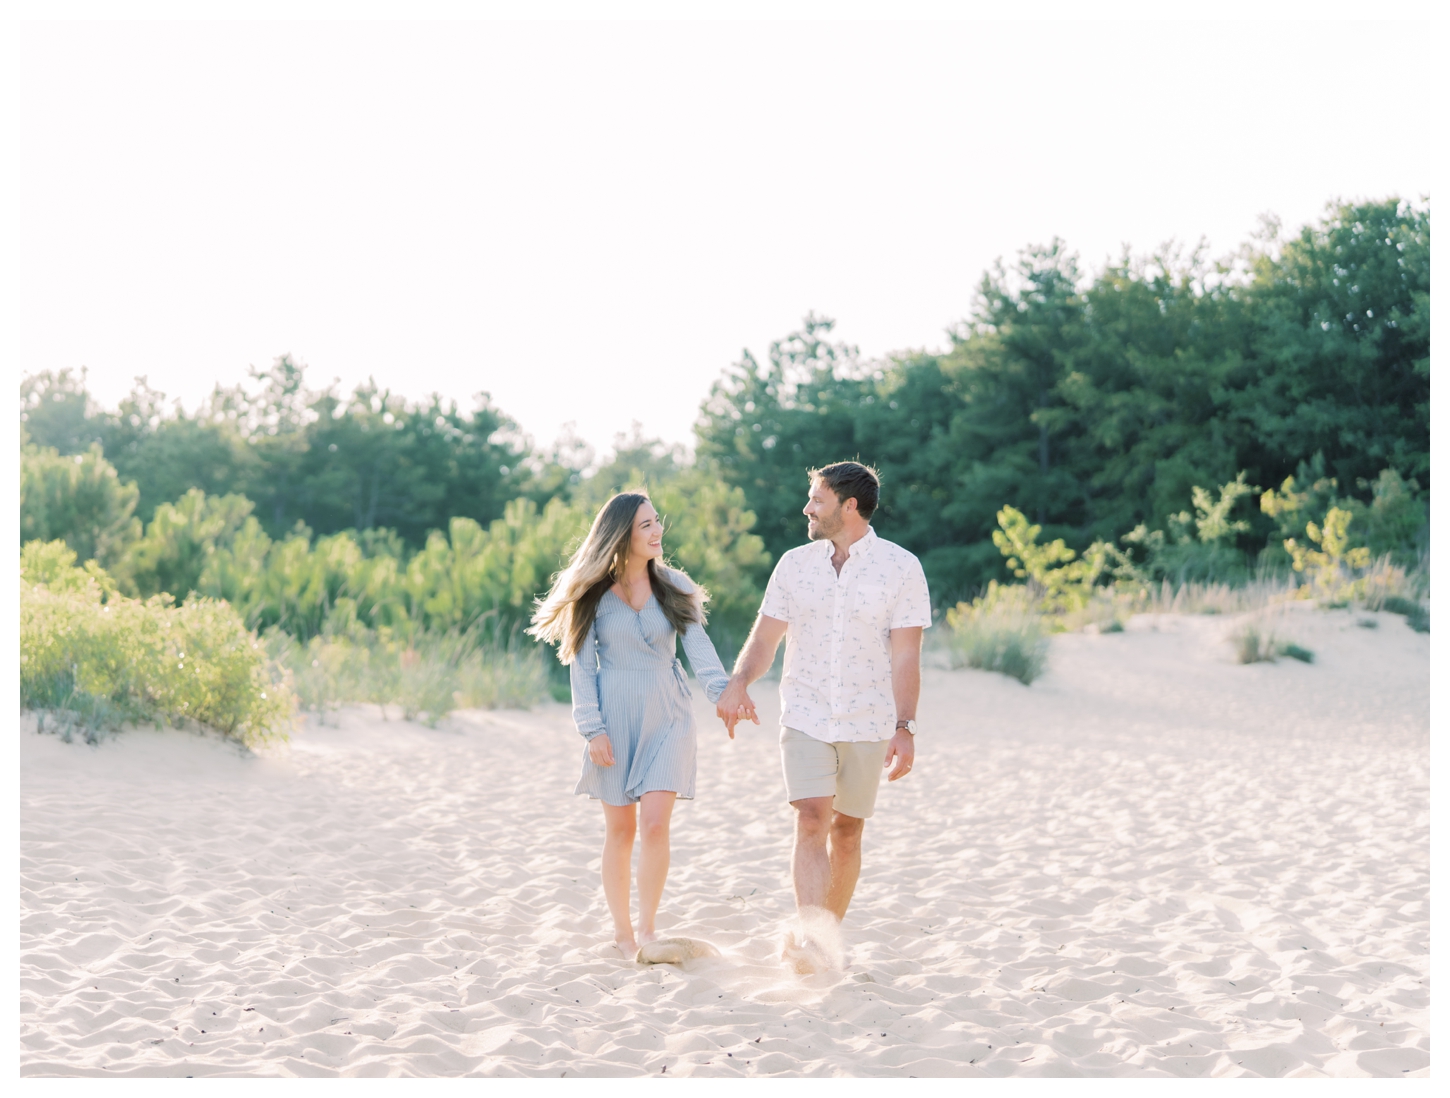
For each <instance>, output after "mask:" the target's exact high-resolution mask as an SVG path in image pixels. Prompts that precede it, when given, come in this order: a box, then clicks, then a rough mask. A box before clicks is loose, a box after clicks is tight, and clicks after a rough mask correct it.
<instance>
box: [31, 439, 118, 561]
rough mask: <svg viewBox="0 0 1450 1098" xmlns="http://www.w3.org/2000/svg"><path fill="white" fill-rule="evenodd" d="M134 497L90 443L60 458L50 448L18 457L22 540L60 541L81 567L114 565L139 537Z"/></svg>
mask: <svg viewBox="0 0 1450 1098" xmlns="http://www.w3.org/2000/svg"><path fill="white" fill-rule="evenodd" d="M137 496H138V492H137V490H136V486H135V485H134V484H129V483H123V482H122V481H121V479H120V478H119V477H118V476H117V475H116V470H115V468H114V467H112V465H111V463H110V462H108V461H107V460H106V459H105V458H104V457H102V456H101V448H100V447H99V446H97V445H96V444H94V443H92V444H91V446H90V448H89V449H87V450H86V451H85V452H83V453H77V454H71V455H66V456H64V457H63V456H61V454H59V453H58V452H57V451H56V449H55V448H54V447H51V446H44V447H42V446H33V445H31V446H25V447H24V448H23V449H22V450H21V452H20V540H21V542H22V544H23V543H25V542H28V541H41V542H48V541H53V540H56V539H59V540H63V541H64V542H65V543H66V544H67V545H68V546H70V548H71V549H72V550H74V551H75V553H76V555H77V556H78V557H80V559H81V560H82V561H88V560H95V561H97V562H99V564H100V566H101V567H103V568H106V567H110V566H112V565H114V564H115V563H117V562H118V561H119V560H120V559H121V558H122V556H124V554H125V553H126V550H127V548H128V546H129V545H130V544H131V543H132V542H133V541H135V540H136V539H137V538H138V537H140V535H141V523H140V521H139V520H138V519H136V518H135V517H134V512H135V510H136V500H137Z"/></svg>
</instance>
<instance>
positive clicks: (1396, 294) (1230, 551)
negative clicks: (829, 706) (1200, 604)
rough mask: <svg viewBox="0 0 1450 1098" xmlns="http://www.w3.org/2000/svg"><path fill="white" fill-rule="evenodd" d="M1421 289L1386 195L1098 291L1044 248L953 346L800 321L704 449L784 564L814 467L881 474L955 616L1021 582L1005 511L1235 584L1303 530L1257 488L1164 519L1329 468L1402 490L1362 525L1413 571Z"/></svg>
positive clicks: (1423, 321)
mask: <svg viewBox="0 0 1450 1098" xmlns="http://www.w3.org/2000/svg"><path fill="white" fill-rule="evenodd" d="M1428 295H1429V211H1428V208H1421V207H1418V206H1413V205H1410V204H1406V203H1401V202H1399V201H1398V200H1397V199H1393V198H1391V199H1386V200H1384V201H1380V202H1370V203H1359V204H1334V205H1332V206H1331V207H1330V208H1329V209H1328V211H1327V212H1326V215H1325V217H1324V218H1323V219H1321V221H1320V222H1319V223H1317V224H1315V225H1313V226H1310V227H1307V228H1306V229H1305V230H1304V231H1303V232H1302V233H1301V234H1299V236H1298V237H1296V238H1294V239H1292V240H1289V241H1287V242H1280V241H1279V240H1277V239H1276V238H1274V237H1272V236H1270V237H1266V238H1263V239H1260V240H1259V241H1257V242H1255V244H1254V245H1252V246H1251V247H1249V248H1247V249H1245V250H1244V251H1243V252H1242V254H1241V255H1240V256H1239V257H1238V258H1236V259H1234V260H1232V261H1230V262H1227V263H1223V264H1217V265H1215V264H1211V263H1209V262H1207V260H1206V258H1205V256H1204V255H1203V254H1202V252H1194V253H1192V254H1188V255H1184V254H1182V253H1180V252H1178V251H1175V250H1172V249H1168V250H1164V251H1161V252H1159V253H1157V254H1155V255H1152V256H1149V257H1146V258H1141V259H1135V258H1133V257H1131V256H1125V257H1124V258H1123V259H1122V260H1121V261H1120V262H1118V263H1116V264H1113V265H1110V266H1109V267H1107V268H1106V269H1105V270H1103V271H1102V272H1101V273H1099V274H1097V275H1096V276H1093V277H1090V278H1089V277H1085V276H1084V275H1083V273H1082V271H1081V270H1080V269H1079V267H1078V264H1077V261H1076V259H1075V257H1073V256H1072V255H1071V254H1070V253H1069V252H1068V251H1067V250H1066V249H1065V248H1064V246H1063V245H1062V244H1061V243H1060V242H1053V243H1052V244H1051V245H1049V246H1047V247H1035V248H1028V249H1025V250H1024V251H1023V252H1022V253H1021V255H1020V256H1019V257H1018V259H1017V261H1016V262H1015V263H1013V264H1006V265H1004V264H999V265H998V266H997V267H996V268H994V270H993V271H992V272H990V273H989V274H988V275H987V276H986V277H985V278H984V279H983V281H982V283H981V286H980V288H979V292H978V295H977V298H976V301H975V302H974V305H973V308H972V312H971V315H970V316H969V318H968V319H967V320H966V321H964V322H963V323H962V324H961V325H959V326H958V327H957V328H956V329H955V331H954V333H953V343H952V346H951V348H950V349H949V350H947V351H946V352H945V353H943V354H926V353H913V354H908V355H902V356H899V357H898V358H896V359H895V360H893V361H891V362H889V363H881V364H863V363H862V362H861V361H860V360H859V358H858V357H857V356H856V355H855V352H854V350H853V349H852V348H850V347H847V346H845V345H842V344H836V343H830V342H827V333H829V331H830V324H831V322H829V321H823V320H820V319H818V318H815V317H808V318H807V320H806V323H805V325H804V326H803V328H802V329H801V330H800V331H798V332H795V333H792V335H790V336H789V337H787V338H786V339H784V340H782V341H780V342H778V343H776V344H773V345H772V347H771V355H770V360H769V363H768V364H767V365H764V366H762V365H761V364H759V363H757V362H756V361H755V360H754V359H753V358H751V357H750V356H749V355H746V356H744V358H743V359H742V360H741V361H740V362H739V363H738V364H736V366H734V367H732V369H731V370H730V371H728V372H727V374H726V376H725V377H724V378H722V379H721V381H720V382H719V383H717V385H716V386H715V387H714V389H713V390H712V391H711V394H710V398H709V399H708V400H707V401H706V404H705V406H704V408H703V409H702V415H701V418H700V421H699V425H698V427H697V438H698V453H699V455H700V458H701V460H702V461H704V462H705V463H707V464H709V465H710V467H711V468H717V469H718V470H719V472H720V475H721V476H722V477H723V478H724V479H725V480H726V481H727V482H728V483H729V484H731V485H733V486H737V487H739V488H741V489H742V491H743V492H744V493H745V500H746V504H747V506H748V507H749V508H750V509H752V510H754V511H755V512H756V513H757V514H759V515H761V516H762V526H761V529H760V532H761V535H762V536H763V538H764V540H765V543H766V548H767V549H768V550H769V551H770V552H771V553H772V555H779V553H781V552H783V551H784V550H785V549H788V548H791V547H792V546H794V545H797V544H799V543H800V541H801V540H802V537H803V534H802V528H801V526H800V522H799V518H798V511H799V509H800V506H801V502H800V501H801V499H802V497H803V494H804V491H805V475H804V474H805V469H806V468H807V467H808V466H810V465H817V464H821V463H823V462H826V461H831V460H838V459H840V458H843V457H857V456H859V457H860V459H861V460H863V461H867V462H870V463H871V464H873V465H875V466H876V467H877V468H878V469H880V470H881V474H882V488H883V502H882V506H881V510H880V511H879V512H878V514H879V518H878V519H876V520H875V524H876V526H877V528H878V531H879V532H880V533H881V534H882V536H883V537H889V538H891V539H892V540H894V541H898V542H900V543H901V544H902V545H904V546H905V547H906V548H908V549H910V550H912V551H913V552H915V553H917V554H918V555H919V556H920V557H921V558H922V563H923V565H924V567H925V568H926V571H927V577H928V580H929V581H930V583H931V586H932V590H933V594H934V595H935V596H936V597H937V598H939V599H943V600H948V601H949V600H952V599H956V598H959V597H961V596H962V594H964V593H965V592H966V591H970V590H972V589H975V588H978V587H979V586H980V585H981V584H983V583H985V582H986V581H987V580H988V579H993V578H997V579H1005V578H1007V576H1008V574H1009V573H1008V572H1007V570H1005V569H1004V568H1003V566H1002V558H1001V557H1000V555H999V554H998V553H996V552H994V551H993V548H992V546H991V545H990V544H989V539H990V536H991V533H992V530H993V528H994V526H995V525H996V512H997V510H998V509H999V507H1000V506H1001V504H1002V503H1003V502H1006V501H1011V502H1012V503H1013V505H1014V506H1015V507H1017V508H1018V509H1020V510H1021V511H1022V512H1023V513H1024V514H1025V515H1027V516H1029V517H1031V519H1032V521H1033V522H1034V523H1036V524H1037V525H1039V526H1041V527H1042V530H1043V538H1044V540H1046V541H1048V542H1051V541H1053V540H1056V539H1059V538H1060V539H1062V540H1063V541H1064V543H1065V544H1066V545H1067V546H1068V547H1069V548H1071V549H1073V550H1075V551H1077V552H1078V553H1082V552H1083V551H1084V550H1086V549H1087V548H1088V547H1089V546H1091V545H1092V544H1093V543H1094V542H1095V541H1104V542H1106V541H1111V540H1112V539H1115V538H1117V537H1118V536H1120V535H1121V534H1122V533H1123V532H1124V531H1128V530H1132V529H1133V528H1135V527H1137V526H1140V525H1141V526H1142V528H1143V530H1144V531H1145V533H1146V532H1147V531H1150V530H1160V531H1167V533H1166V534H1165V539H1167V543H1166V545H1167V547H1172V546H1182V547H1181V548H1179V549H1175V550H1173V551H1171V552H1170V553H1169V554H1168V555H1167V556H1166V557H1165V558H1164V559H1163V560H1161V561H1160V562H1159V565H1160V572H1161V574H1163V575H1170V574H1182V575H1183V577H1184V581H1185V582H1186V581H1189V580H1191V579H1192V578H1193V577H1194V576H1198V577H1200V578H1209V577H1231V578H1235V579H1236V580H1237V579H1241V578H1243V577H1244V576H1245V575H1246V574H1247V570H1248V568H1249V562H1251V561H1252V560H1253V559H1254V558H1255V556H1256V554H1257V553H1258V552H1259V551H1260V550H1262V549H1263V548H1264V547H1265V546H1268V547H1270V548H1271V550H1272V552H1271V553H1270V554H1269V555H1270V558H1271V559H1270V560H1269V562H1268V563H1274V562H1275V560H1277V561H1279V562H1282V563H1284V564H1287V559H1286V558H1285V557H1284V555H1283V553H1282V551H1281V550H1280V548H1279V547H1280V546H1281V544H1282V542H1283V540H1284V538H1286V537H1294V536H1298V537H1302V534H1303V526H1302V525H1301V526H1300V527H1299V529H1298V530H1297V531H1294V532H1289V533H1286V532H1283V531H1281V530H1276V529H1275V525H1276V524H1275V522H1274V521H1273V520H1272V519H1271V517H1270V516H1269V515H1268V514H1267V512H1261V513H1258V514H1252V513H1250V514H1247V515H1246V514H1244V513H1243V511H1242V508H1243V504H1244V499H1245V497H1244V496H1243V495H1237V496H1234V497H1233V498H1232V499H1231V500H1229V501H1228V508H1229V509H1230V510H1232V511H1233V512H1234V513H1232V514H1230V513H1229V512H1228V511H1227V510H1226V511H1225V513H1224V515H1223V516H1222V517H1223V521H1224V522H1225V523H1226V527H1225V529H1224V530H1222V531H1221V536H1216V537H1215V536H1210V537H1207V538H1206V539H1205V538H1204V537H1201V536H1200V535H1201V534H1202V533H1204V532H1205V531H1203V530H1199V529H1198V528H1197V526H1196V524H1197V522H1198V521H1199V518H1200V517H1202V518H1204V519H1205V520H1208V521H1210V523H1211V519H1212V515H1211V512H1212V510H1213V508H1214V507H1215V506H1218V505H1221V504H1223V503H1224V502H1225V501H1224V497H1223V495H1222V494H1220V496H1219V498H1218V500H1216V501H1214V502H1213V503H1211V504H1208V505H1207V506H1205V507H1203V508H1202V510H1203V511H1204V512H1209V514H1206V515H1200V516H1197V517H1194V516H1191V517H1190V520H1189V521H1190V522H1191V523H1193V524H1194V529H1193V530H1192V531H1191V532H1189V540H1188V542H1187V543H1186V545H1185V544H1184V543H1182V542H1179V541H1178V540H1177V538H1176V536H1175V532H1174V529H1173V526H1172V523H1171V521H1170V520H1171V519H1173V518H1175V517H1180V516H1181V509H1182V507H1183V504H1184V502H1186V501H1187V500H1188V499H1190V498H1191V495H1192V489H1193V488H1194V486H1197V485H1206V484H1218V485H1224V484H1227V483H1238V484H1240V485H1242V486H1244V487H1247V486H1248V485H1250V484H1254V483H1257V484H1279V483H1281V482H1282V481H1283V480H1284V479H1285V478H1286V477H1288V476H1291V475H1294V474H1295V471H1296V468H1297V466H1298V465H1299V463H1300V462H1302V461H1305V460H1309V459H1311V458H1312V457H1313V455H1315V454H1316V453H1318V454H1319V455H1320V458H1319V460H1320V463H1321V465H1320V467H1321V469H1322V470H1324V472H1323V473H1322V474H1321V475H1322V476H1324V477H1326V478H1328V479H1332V480H1337V483H1338V484H1339V485H1342V486H1346V487H1348V486H1352V490H1347V491H1344V492H1343V493H1342V494H1343V495H1344V496H1347V497H1352V498H1354V499H1355V500H1356V501H1357V502H1358V503H1360V504H1363V505H1370V504H1371V497H1372V494H1373V493H1374V492H1375V488H1374V485H1375V484H1377V483H1378V482H1379V479H1378V478H1380V477H1382V476H1383V473H1382V470H1386V469H1388V470H1390V471H1391V472H1392V474H1393V475H1394V476H1396V477H1398V478H1401V480H1400V483H1402V484H1403V485H1405V486H1406V493H1407V496H1408V497H1409V498H1406V497H1404V496H1402V497H1396V498H1397V499H1399V500H1400V502H1399V503H1397V504H1396V505H1395V508H1391V509H1390V510H1391V511H1393V512H1394V514H1395V516H1396V517H1395V518H1394V519H1393V521H1391V520H1389V518H1388V515H1387V517H1386V521H1385V523H1384V526H1383V531H1384V532H1383V534H1382V535H1380V534H1375V535H1371V534H1370V532H1369V526H1368V524H1367V523H1363V522H1360V520H1359V518H1357V519H1356V523H1357V525H1356V529H1357V530H1358V531H1359V532H1360V533H1361V534H1362V535H1363V536H1364V537H1365V538H1366V539H1370V538H1371V537H1375V538H1378V540H1377V541H1376V543H1375V546H1376V547H1375V548H1374V549H1373V552H1375V553H1376V554H1379V553H1381V552H1396V553H1399V554H1401V557H1403V555H1404V553H1405V552H1406V550H1404V549H1402V548H1395V547H1396V546H1401V547H1403V546H1406V545H1408V546H1409V551H1418V550H1417V545H1421V546H1422V544H1423V541H1424V532H1423V527H1422V526H1417V524H1416V523H1415V521H1414V520H1415V516H1416V515H1417V514H1418V513H1419V512H1418V510H1416V509H1415V507H1413V506H1412V503H1413V501H1414V500H1417V499H1419V498H1420V497H1419V493H1420V491H1421V486H1426V485H1428V476H1429V473H1428V469H1429V463H1428V462H1429V420H1428V409H1429V357H1428V356H1429V342H1428V340H1429V327H1428V324H1429V312H1428V303H1429V296H1428ZM873 367H874V368H873ZM1239 473H1242V474H1243V477H1242V479H1238V478H1237V477H1236V474H1239ZM1301 479H1302V478H1301ZM1412 481H1414V482H1416V483H1415V484H1414V485H1413V486H1411V482H1412ZM1379 491H1380V493H1381V494H1384V492H1385V489H1384V488H1383V487H1382V488H1381V489H1379ZM1337 494H1339V493H1337ZM1386 498H1387V499H1388V498H1389V497H1388V496H1387V497H1386ZM1200 502H1201V501H1200ZM1340 505H1341V506H1343V504H1342V503H1341V504H1340ZM1325 510H1327V508H1319V507H1318V506H1317V504H1316V505H1315V507H1314V508H1312V511H1313V513H1311V514H1309V515H1308V516H1307V518H1305V519H1304V521H1308V519H1316V520H1317V519H1318V518H1319V516H1322V515H1323V514H1324V513H1325ZM1241 523H1247V524H1248V525H1247V528H1244V527H1243V526H1242V525H1239V524H1241ZM1412 528H1413V529H1412ZM1207 532H1208V533H1210V534H1212V533H1214V532H1215V531H1214V530H1213V528H1212V526H1211V525H1210V528H1209V530H1208V531H1207ZM1416 539H1418V542H1417V541H1416ZM1402 563H1409V561H1407V560H1403V559H1402Z"/></svg>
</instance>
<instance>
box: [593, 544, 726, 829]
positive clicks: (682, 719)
mask: <svg viewBox="0 0 1450 1098" xmlns="http://www.w3.org/2000/svg"><path fill="white" fill-rule="evenodd" d="M665 582H666V583H669V582H674V583H676V584H678V585H679V586H681V587H684V588H685V589H686V590H689V589H690V588H689V587H688V586H687V585H688V584H689V581H688V580H687V579H686V578H685V577H684V576H683V575H680V574H679V573H671V572H666V573H665ZM676 635H677V634H676V633H675V627H674V626H673V625H671V624H670V621H669V619H668V618H667V617H665V613H664V611H663V610H661V609H660V604H659V602H658V601H657V600H656V599H655V597H654V593H653V592H651V593H650V597H649V602H647V603H646V604H645V607H644V609H643V610H640V611H637V612H636V611H635V610H634V608H633V607H631V606H630V605H629V604H628V603H627V602H625V601H624V600H623V599H621V598H620V597H619V596H618V595H616V594H615V593H614V592H613V591H606V592H605V593H604V597H603V598H601V599H600V600H599V606H598V609H597V610H596V611H595V613H594V624H593V625H592V626H591V627H590V629H589V633H588V635H587V636H586V637H585V638H584V643H583V644H582V645H581V646H580V648H579V651H578V653H577V654H576V655H575V657H574V662H573V663H572V664H571V665H570V667H569V685H570V687H571V689H572V692H573V696H574V724H575V726H576V727H577V728H578V729H579V734H580V735H582V736H583V737H584V738H585V740H592V739H593V738H594V737H595V736H599V735H608V736H609V742H610V745H611V746H612V747H613V748H614V765H613V766H596V765H595V764H594V760H593V759H591V758H590V757H589V749H588V748H587V747H586V748H585V749H584V770H583V773H581V774H580V775H579V784H578V785H577V786H576V787H575V789H574V792H575V793H587V794H589V796H591V797H595V798H597V799H599V800H601V801H603V802H604V803H605V804H612V805H618V806H621V807H622V806H624V805H630V804H634V803H635V802H636V801H638V800H639V798H640V796H641V795H642V794H644V793H649V792H651V791H652V790H661V789H667V790H671V791H673V792H674V793H676V794H678V795H679V796H680V797H684V798H689V797H693V796H694V795H695V719H694V715H693V713H692V712H691V709H690V685H689V681H688V680H687V679H686V678H685V669H684V668H683V667H682V666H681V665H680V661H679V660H677V659H675V637H676ZM684 644H685V654H686V655H688V656H689V657H690V664H691V666H692V667H693V668H694V670H695V677H696V678H698V679H699V680H700V685H701V686H703V687H704V688H705V695H706V696H707V697H708V698H709V699H710V700H711V701H715V700H716V699H718V698H719V697H720V694H721V693H722V692H723V691H724V689H725V684H726V683H727V682H729V681H730V680H729V676H728V675H726V674H725V669H724V668H723V667H722V666H720V657H719V656H718V655H716V654H715V646H714V645H713V644H712V643H710V638H709V637H708V636H707V635H706V633H705V630H704V629H703V628H702V627H701V626H700V625H699V624H698V623H697V624H695V625H691V626H690V628H689V630H688V631H687V632H686V633H685V636H684Z"/></svg>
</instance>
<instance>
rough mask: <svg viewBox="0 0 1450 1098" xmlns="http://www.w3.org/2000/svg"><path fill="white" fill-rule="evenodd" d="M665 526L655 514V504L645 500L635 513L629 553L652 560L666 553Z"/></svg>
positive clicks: (638, 557)
mask: <svg viewBox="0 0 1450 1098" xmlns="http://www.w3.org/2000/svg"><path fill="white" fill-rule="evenodd" d="M664 536H665V527H664V524H663V523H662V522H660V517H659V515H657V514H655V509H654V504H652V503H650V502H649V500H645V501H644V502H643V503H641V504H640V505H639V510H638V511H636V512H635V513H634V533H633V534H632V535H631V536H630V539H629V555H630V556H631V557H635V558H637V559H639V560H651V559H653V558H656V557H662V556H664V555H665V550H664V545H663V539H664Z"/></svg>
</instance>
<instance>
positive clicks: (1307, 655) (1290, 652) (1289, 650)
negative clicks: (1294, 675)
mask: <svg viewBox="0 0 1450 1098" xmlns="http://www.w3.org/2000/svg"><path fill="white" fill-rule="evenodd" d="M1278 651H1279V655H1281V656H1288V657H1289V658H1290V659H1291V660H1298V661H1299V662H1300V663H1313V662H1314V653H1313V652H1311V651H1310V650H1309V649H1307V648H1305V647H1304V646H1303V645H1302V644H1294V643H1293V642H1292V641H1286V642H1284V643H1283V644H1281V645H1279V649H1278Z"/></svg>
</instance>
